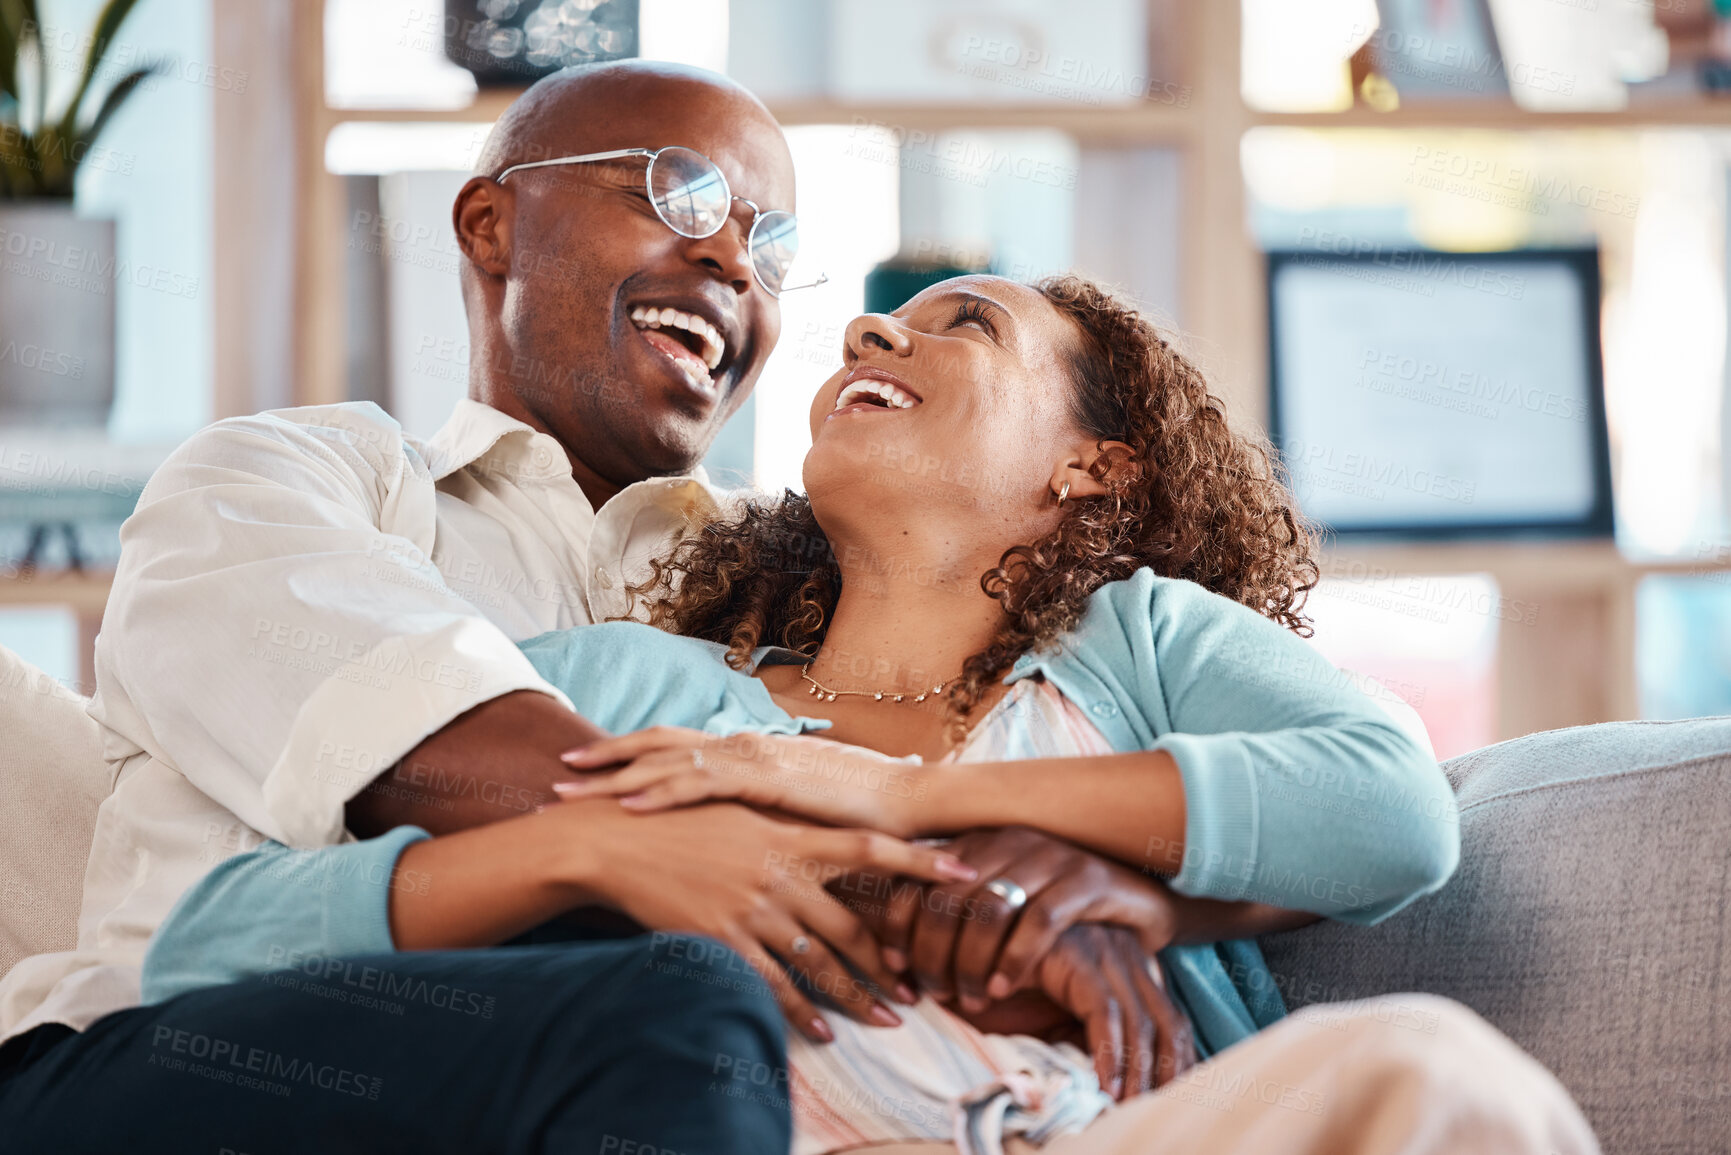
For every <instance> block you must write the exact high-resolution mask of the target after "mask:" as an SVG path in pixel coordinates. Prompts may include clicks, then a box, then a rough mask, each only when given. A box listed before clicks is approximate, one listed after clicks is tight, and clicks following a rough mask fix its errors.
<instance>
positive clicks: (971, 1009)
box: [962, 995, 988, 1015]
mask: <svg viewBox="0 0 1731 1155" xmlns="http://www.w3.org/2000/svg"><path fill="white" fill-rule="evenodd" d="M987 1006H988V1004H987V1002H986V1000H985V999H982V998H981V997H980V996H979V995H963V996H962V1009H963V1010H964V1011H966V1012H968V1013H969V1014H970V1015H977V1014H979V1013H980V1012H981V1011H983V1010H985V1009H986V1007H987Z"/></svg>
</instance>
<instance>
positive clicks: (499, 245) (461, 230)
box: [451, 176, 512, 277]
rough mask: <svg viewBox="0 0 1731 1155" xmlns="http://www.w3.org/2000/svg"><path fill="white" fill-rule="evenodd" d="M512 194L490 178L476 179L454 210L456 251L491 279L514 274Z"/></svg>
mask: <svg viewBox="0 0 1731 1155" xmlns="http://www.w3.org/2000/svg"><path fill="white" fill-rule="evenodd" d="M511 195H512V194H511V190H510V189H508V188H506V187H505V186H504V185H502V184H500V183H499V182H498V181H496V180H493V179H492V178H491V177H484V176H478V177H473V178H471V179H470V180H469V182H468V183H467V184H465V185H464V186H463V188H462V191H460V192H458V193H457V201H456V203H455V204H454V205H452V206H451V226H452V228H454V229H455V230H456V233H457V247H458V248H460V249H462V250H463V255H464V256H465V257H468V258H469V259H470V260H471V261H473V262H475V265H476V266H477V267H478V268H479V269H480V270H481V271H482V272H484V273H486V274H488V275H489V276H494V277H502V276H504V275H505V274H506V273H508V272H510V271H511V214H510V208H511Z"/></svg>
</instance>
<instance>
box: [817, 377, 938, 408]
mask: <svg viewBox="0 0 1731 1155" xmlns="http://www.w3.org/2000/svg"><path fill="white" fill-rule="evenodd" d="M868 397H877V398H881V399H882V400H883V403H884V404H885V405H887V406H889V407H890V408H891V409H912V408H913V407H914V406H915V405H918V404H919V403H920V402H919V398H917V397H915V396H914V395H913V394H912V393H909V392H908V391H907V390H905V389H900V388H897V387H896V386H895V385H892V384H891V383H890V382H888V381H883V380H880V379H878V378H876V377H865V378H862V379H860V380H858V381H855V382H853V383H852V384H850V385H848V386H847V387H846V388H845V389H843V390H842V391H841V395H840V396H838V397H837V398H836V399H835V407H836V408H837V409H840V408H841V407H842V406H844V405H852V404H853V403H854V402H856V401H865V400H866V399H867V398H868ZM868 404H869V402H868Z"/></svg>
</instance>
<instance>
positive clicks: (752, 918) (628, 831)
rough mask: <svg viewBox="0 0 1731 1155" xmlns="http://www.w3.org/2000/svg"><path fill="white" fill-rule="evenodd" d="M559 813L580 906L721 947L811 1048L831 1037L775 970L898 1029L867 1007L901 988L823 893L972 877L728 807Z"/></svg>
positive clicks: (605, 805) (882, 839) (891, 848)
mask: <svg viewBox="0 0 1731 1155" xmlns="http://www.w3.org/2000/svg"><path fill="white" fill-rule="evenodd" d="M558 812H563V813H564V814H565V815H568V816H569V821H570V827H571V830H570V833H571V835H572V837H573V838H582V839H585V840H587V846H586V847H585V850H584V851H583V852H582V853H584V854H587V855H592V856H593V861H592V862H591V863H590V864H589V865H587V866H586V867H585V868H584V869H583V876H584V878H585V880H586V881H585V883H584V885H585V889H586V891H587V893H588V894H589V895H590V896H591V900H594V899H599V900H601V901H603V902H605V903H606V904H607V905H610V906H613V907H615V908H616V909H618V910H621V911H623V912H624V913H625V914H628V915H630V916H631V917H632V918H634V919H636V920H637V921H638V922H639V923H641V924H643V925H644V926H645V927H649V928H651V929H654V930H672V931H681V932H686V933H693V934H701V935H708V936H709V937H711V938H714V939H718V940H719V941H721V942H723V943H726V944H727V945H728V946H730V947H732V948H733V949H734V950H736V951H738V952H739V954H740V955H742V956H743V957H744V958H746V959H747V960H748V961H749V962H751V964H752V965H753V966H755V967H756V968H757V969H758V971H759V972H761V973H762V974H763V976H764V978H765V979H766V980H767V981H768V982H769V985H770V988H771V989H772V990H773V991H774V992H775V996H776V999H777V1001H778V1002H780V1004H781V1007H782V1010H783V1012H784V1013H785V1014H786V1015H787V1019H788V1022H789V1023H791V1024H792V1025H793V1026H794V1028H795V1029H797V1030H799V1031H800V1032H802V1033H803V1034H805V1035H806V1036H807V1037H808V1038H811V1039H813V1040H815V1041H818V1042H827V1041H829V1039H830V1038H832V1037H833V1036H832V1035H831V1033H830V1030H829V1028H828V1026H827V1025H825V1023H824V1022H823V1019H822V1018H821V1017H820V1016H819V1015H818V1012H817V1010H816V1008H815V1007H814V1006H813V1005H812V1003H811V1002H810V1000H809V999H807V997H806V996H805V995H804V994H802V993H801V992H800V991H799V990H798V989H797V988H796V986H795V985H794V983H793V981H792V980H791V979H790V978H789V977H788V975H787V974H786V972H785V971H784V970H783V967H782V964H783V963H785V964H787V965H788V966H790V967H792V968H794V969H795V970H796V971H798V972H799V973H800V974H801V975H802V976H803V977H804V978H806V979H807V980H808V981H809V982H810V984H811V986H812V988H813V989H814V990H815V991H816V992H817V993H819V994H822V995H824V996H826V997H828V998H829V999H830V1000H832V1001H833V1002H834V1003H835V1004H836V1005H837V1006H838V1007H840V1008H841V1009H842V1010H843V1011H844V1012H846V1013H847V1014H849V1015H850V1016H852V1017H854V1018H857V1019H859V1020H860V1021H862V1022H868V1023H875V1024H877V1025H878V1026H894V1025H896V1024H897V1023H898V1022H899V1021H900V1020H899V1019H898V1018H897V1017H896V1016H895V1015H894V1013H893V1012H891V1011H890V1010H889V1009H888V1008H887V1007H885V1006H884V1005H883V1004H882V1003H881V1002H879V1001H878V1000H879V998H880V993H881V992H884V991H893V990H895V989H896V987H897V986H899V985H901V984H900V983H899V982H898V980H897V978H896V976H895V975H894V974H893V973H892V972H891V971H890V970H889V968H888V967H886V966H885V965H884V963H883V957H882V954H881V952H880V951H879V949H878V944H877V940H876V939H875V938H874V937H873V936H872V934H871V932H870V930H868V929H867V927H866V926H865V924H864V923H862V922H861V921H860V919H859V918H858V917H857V916H856V915H855V914H853V913H852V912H850V911H849V910H848V909H847V907H846V906H844V905H843V904H842V903H841V902H838V901H837V900H836V899H835V898H834V897H833V896H832V895H830V894H829V893H828V892H827V891H825V889H824V883H825V882H826V881H827V880H829V879H832V878H836V877H838V876H840V875H842V874H844V873H846V872H849V871H862V870H864V871H873V872H877V873H879V874H881V875H886V876H889V875H904V876H909V877H911V878H916V879H921V880H927V881H933V882H940V881H956V880H960V879H964V878H971V877H972V876H973V873H974V872H973V870H972V868H970V867H968V866H965V865H964V864H962V863H961V862H960V861H959V860H957V859H956V858H955V857H954V856H953V855H951V854H949V853H948V852H947V851H946V850H943V849H938V848H934V847H926V846H913V845H909V844H908V843H905V842H901V841H899V840H897V839H894V838H891V837H889V836H888V835H885V834H879V833H876V832H873V831H864V830H834V829H825V828H820V827H813V826H804V825H795V824H793V823H788V822H779V821H776V820H775V819H772V818H767V817H765V816H764V815H761V814H758V813H756V812H755V811H752V810H749V809H747V808H746V807H743V806H739V805H735V804H731V803H718V804H710V805H706V806H698V807H692V808H689V809H680V810H674V811H670V812H668V813H666V814H656V815H641V816H639V815H631V814H628V813H625V812H623V811H621V810H620V809H619V807H618V804H617V803H615V802H614V801H612V800H611V799H596V800H592V801H587V802H571V803H563V804H560V805H558V806H555V807H553V808H551V809H550V810H549V812H548V816H549V817H559V814H558ZM610 816H611V817H610ZM838 954H839V955H842V956H844V957H845V958H847V959H848V960H850V961H851V962H852V963H853V964H854V965H855V966H856V967H857V968H858V969H859V971H860V972H861V973H862V974H863V975H865V976H866V977H865V979H864V980H861V979H859V978H855V977H854V976H853V974H852V973H851V972H850V971H849V970H848V969H847V968H846V967H845V966H844V965H842V963H841V962H840V961H839V960H838V959H837V957H836V956H837V955H838Z"/></svg>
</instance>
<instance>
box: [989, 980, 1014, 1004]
mask: <svg viewBox="0 0 1731 1155" xmlns="http://www.w3.org/2000/svg"><path fill="white" fill-rule="evenodd" d="M986 993H987V994H988V995H991V996H992V997H993V998H994V999H1007V998H1009V997H1010V980H1009V978H1008V976H1006V975H993V976H992V977H991V978H990V979H988V980H987V982H986Z"/></svg>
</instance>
